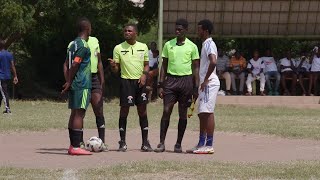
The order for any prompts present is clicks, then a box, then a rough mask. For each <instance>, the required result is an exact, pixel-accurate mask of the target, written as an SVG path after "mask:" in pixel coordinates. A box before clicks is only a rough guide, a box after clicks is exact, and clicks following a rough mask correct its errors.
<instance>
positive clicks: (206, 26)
mask: <svg viewBox="0 0 320 180" xmlns="http://www.w3.org/2000/svg"><path fill="white" fill-rule="evenodd" d="M198 25H199V26H200V25H201V28H202V30H205V31H208V33H209V34H211V33H212V31H213V23H212V22H211V21H210V20H208V19H204V20H201V21H200V22H199V23H198Z"/></svg>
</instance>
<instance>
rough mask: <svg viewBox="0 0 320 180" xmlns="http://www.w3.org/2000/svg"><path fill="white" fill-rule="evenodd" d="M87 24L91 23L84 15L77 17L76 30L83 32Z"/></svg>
mask: <svg viewBox="0 0 320 180" xmlns="http://www.w3.org/2000/svg"><path fill="white" fill-rule="evenodd" d="M88 24H91V23H90V21H89V19H88V18H86V17H82V18H79V19H78V21H77V29H78V32H83V31H84V30H86V29H87V26H88Z"/></svg>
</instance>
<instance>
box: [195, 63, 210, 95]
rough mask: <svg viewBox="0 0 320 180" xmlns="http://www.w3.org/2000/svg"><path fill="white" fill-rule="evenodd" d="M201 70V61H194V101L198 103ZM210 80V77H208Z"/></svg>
mask: <svg viewBox="0 0 320 180" xmlns="http://www.w3.org/2000/svg"><path fill="white" fill-rule="evenodd" d="M199 68H200V61H199V59H195V60H193V61H192V74H193V99H194V101H196V99H198V95H199V92H198V90H199V81H200V77H199ZM208 78H209V77H208Z"/></svg>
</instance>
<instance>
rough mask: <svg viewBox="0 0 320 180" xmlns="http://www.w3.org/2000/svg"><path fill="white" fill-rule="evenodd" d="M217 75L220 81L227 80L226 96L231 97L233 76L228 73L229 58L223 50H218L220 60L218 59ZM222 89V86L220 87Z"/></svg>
mask: <svg viewBox="0 0 320 180" xmlns="http://www.w3.org/2000/svg"><path fill="white" fill-rule="evenodd" d="M216 68H217V75H218V77H219V79H225V82H226V89H225V91H226V95H231V93H230V88H231V76H230V73H229V72H228V68H229V57H228V56H226V55H225V54H224V52H223V50H222V49H218V58H217V65H216ZM220 87H221V86H220Z"/></svg>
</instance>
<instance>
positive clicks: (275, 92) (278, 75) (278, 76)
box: [274, 71, 281, 96]
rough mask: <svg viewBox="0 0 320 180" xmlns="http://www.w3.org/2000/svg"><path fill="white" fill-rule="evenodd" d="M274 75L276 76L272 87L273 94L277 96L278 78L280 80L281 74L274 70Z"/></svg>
mask: <svg viewBox="0 0 320 180" xmlns="http://www.w3.org/2000/svg"><path fill="white" fill-rule="evenodd" d="M275 77H276V86H275V89H274V95H276V96H278V95H279V85H280V80H281V74H280V73H279V72H277V71H275Z"/></svg>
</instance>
